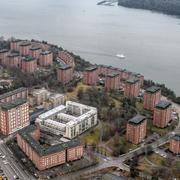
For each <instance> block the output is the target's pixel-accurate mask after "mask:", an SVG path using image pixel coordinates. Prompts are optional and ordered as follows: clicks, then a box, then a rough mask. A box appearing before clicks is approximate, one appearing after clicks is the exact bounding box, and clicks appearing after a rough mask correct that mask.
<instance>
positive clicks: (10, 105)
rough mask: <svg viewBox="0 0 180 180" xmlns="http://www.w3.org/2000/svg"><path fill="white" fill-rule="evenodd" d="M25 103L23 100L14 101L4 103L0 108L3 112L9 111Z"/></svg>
mask: <svg viewBox="0 0 180 180" xmlns="http://www.w3.org/2000/svg"><path fill="white" fill-rule="evenodd" d="M26 102H27V101H26V100H25V99H17V100H16V101H13V102H10V103H4V104H1V105H0V107H1V108H2V109H3V110H10V109H13V108H15V107H17V106H20V105H22V104H24V103H26Z"/></svg>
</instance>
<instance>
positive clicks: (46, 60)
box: [39, 51, 53, 66]
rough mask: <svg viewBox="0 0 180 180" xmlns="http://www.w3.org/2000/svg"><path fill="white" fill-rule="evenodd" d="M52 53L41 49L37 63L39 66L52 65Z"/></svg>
mask: <svg viewBox="0 0 180 180" xmlns="http://www.w3.org/2000/svg"><path fill="white" fill-rule="evenodd" d="M52 64H53V53H52V52H51V51H43V52H41V54H40V58H39V65H40V66H52Z"/></svg>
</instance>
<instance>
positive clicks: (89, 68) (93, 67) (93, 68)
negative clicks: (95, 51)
mask: <svg viewBox="0 0 180 180" xmlns="http://www.w3.org/2000/svg"><path fill="white" fill-rule="evenodd" d="M95 70H97V67H96V66H91V67H88V68H86V69H85V71H95Z"/></svg>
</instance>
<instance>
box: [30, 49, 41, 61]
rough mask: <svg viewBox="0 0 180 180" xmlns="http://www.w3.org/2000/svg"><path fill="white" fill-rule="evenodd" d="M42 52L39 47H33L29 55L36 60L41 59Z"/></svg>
mask: <svg viewBox="0 0 180 180" xmlns="http://www.w3.org/2000/svg"><path fill="white" fill-rule="evenodd" d="M41 52H42V50H41V48H40V47H38V46H34V47H31V48H30V49H29V55H30V56H31V57H33V58H35V59H39V57H40V54H41Z"/></svg>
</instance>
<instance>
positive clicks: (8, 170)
mask: <svg viewBox="0 0 180 180" xmlns="http://www.w3.org/2000/svg"><path fill="white" fill-rule="evenodd" d="M0 153H2V154H3V155H5V159H6V160H7V161H8V163H7V164H4V163H3V161H4V159H2V158H0V163H1V168H2V169H3V171H4V174H5V175H6V176H7V177H8V179H9V180H13V179H14V175H16V176H18V177H19V179H20V180H35V178H34V177H32V176H31V175H30V174H28V172H26V171H24V170H23V168H22V167H21V166H20V164H19V163H18V162H16V161H15V159H14V157H13V154H12V152H11V151H10V150H9V148H8V147H7V146H6V145H5V144H4V143H1V144H0Z"/></svg>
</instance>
